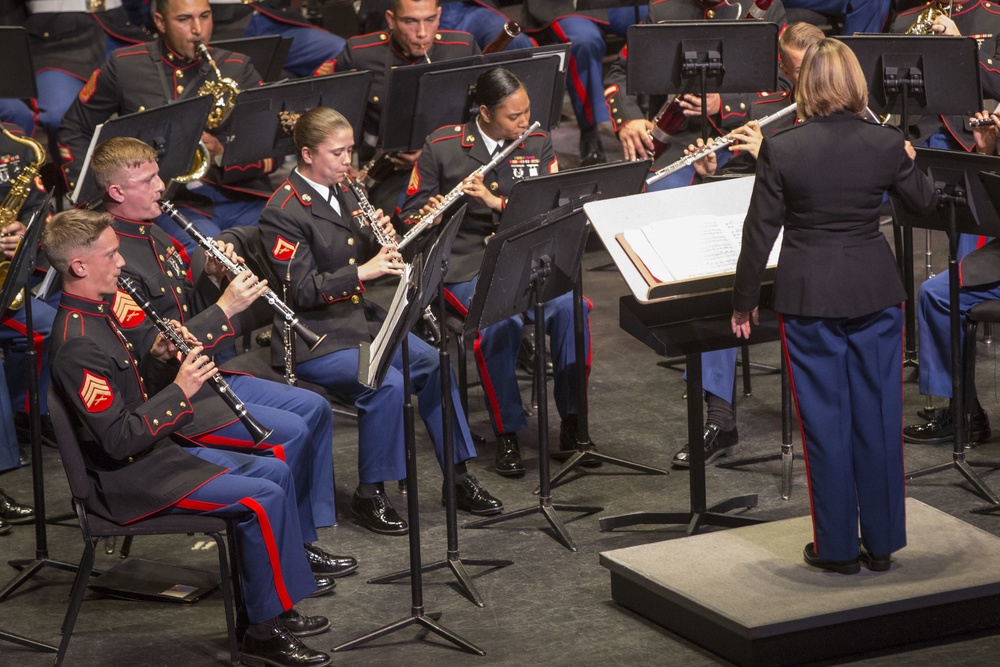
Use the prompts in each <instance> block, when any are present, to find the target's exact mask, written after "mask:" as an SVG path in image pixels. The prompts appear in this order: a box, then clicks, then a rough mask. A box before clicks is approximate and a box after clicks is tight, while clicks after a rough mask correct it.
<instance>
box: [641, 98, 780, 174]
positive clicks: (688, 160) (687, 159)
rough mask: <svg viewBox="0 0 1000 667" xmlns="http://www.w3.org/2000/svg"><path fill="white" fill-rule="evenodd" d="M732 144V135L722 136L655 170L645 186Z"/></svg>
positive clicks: (772, 117) (762, 122) (767, 120)
mask: <svg viewBox="0 0 1000 667" xmlns="http://www.w3.org/2000/svg"><path fill="white" fill-rule="evenodd" d="M797 106H798V103H797V102H792V103H791V104H789V105H788V106H787V107H785V108H784V109H782V110H781V111H776V112H775V113H773V114H771V115H770V116H764V117H763V118H761V119H760V120H759V121H757V124H758V125H759V126H760V127H764V126H765V125H767V124H768V123H771V122H773V121H776V120H778V119H779V118H784V117H785V116H787V115H788V114H790V113H792V112H794V111H795V109H796V107H797ZM732 144H733V138H732V135H728V134H727V135H726V136H724V137H723V138H722V139H720V140H719V141H716V142H715V143H714V144H712V145H711V146H705V148H702V149H701V150H700V151H698V152H696V153H692V154H691V155H685V156H684V157H682V158H681V159H679V160H677V161H676V162H673V163H671V164H668V165H667V166H666V167H664V168H663V169H659V170H657V171H656V173H654V174H653V175H652V176H650V177H649V178H647V179H646V185H647V186H648V185H652V184H653V183H656V182H657V181H659V180H662V179H664V178H666V177H667V176H669V175H670V174H673V173H674V172H676V171H680V170H681V169H683V168H684V167H688V166H691V165H692V164H694V163H695V162H697V161H698V160H700V159H702V158H703V157H705V156H708V155H711V154H712V153H714V152H715V151H717V150H719V149H720V148H725V147H726V146H731V145H732Z"/></svg>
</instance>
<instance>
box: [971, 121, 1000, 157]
mask: <svg viewBox="0 0 1000 667" xmlns="http://www.w3.org/2000/svg"><path fill="white" fill-rule="evenodd" d="M973 118H974V119H975V120H989V121H992V122H991V123H990V124H989V125H983V126H982V127H974V128H972V136H973V137H975V140H976V152H977V153H982V154H983V155H996V154H997V117H996V116H994V115H991V114H990V113H989V112H988V111H977V112H976V115H975V116H974V117H973Z"/></svg>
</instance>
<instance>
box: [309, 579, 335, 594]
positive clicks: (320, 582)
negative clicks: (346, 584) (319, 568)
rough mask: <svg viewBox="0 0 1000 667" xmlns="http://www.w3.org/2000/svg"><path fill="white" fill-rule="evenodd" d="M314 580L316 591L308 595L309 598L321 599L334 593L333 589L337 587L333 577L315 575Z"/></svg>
mask: <svg viewBox="0 0 1000 667" xmlns="http://www.w3.org/2000/svg"><path fill="white" fill-rule="evenodd" d="M313 580H314V581H315V582H316V590H314V591H313V592H312V593H310V594H309V595H307V596H306V597H307V598H321V597H323V596H324V595H329V594H330V593H332V592H333V589H334V588H336V587H337V582H336V581H334V579H333V577H331V576H328V575H325V574H314V575H313Z"/></svg>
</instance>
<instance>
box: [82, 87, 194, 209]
mask: <svg viewBox="0 0 1000 667" xmlns="http://www.w3.org/2000/svg"><path fill="white" fill-rule="evenodd" d="M211 109H212V96H211V95H199V96H198V97H194V98H191V99H189V100H184V101H183V102H176V103H173V104H166V105H164V106H162V107H156V108H155V109H148V110H146V111H137V112H136V113H130V114H127V115H125V116H119V117H118V118H113V119H111V120H109V121H106V122H104V123H102V124H101V125H98V126H97V128H96V129H95V130H94V135H93V137H91V139H90V146H89V147H88V148H87V155H86V157H85V158H84V161H83V166H82V167H81V169H80V174H79V176H77V181H76V188H75V189H74V190H73V193H72V194H71V195H70V199H71V200H72V201H73V203H74V204H82V203H84V202H91V201H94V200H97V199H100V197H101V194H100V191H99V190H98V188H97V183H95V182H94V177H93V175H92V174H91V171H90V157H91V155H93V153H94V149H96V148H97V146H98V145H99V144H101V143H103V142H105V141H107V140H108V139H113V138H115V137H134V138H136V139H139V140H140V141H143V142H145V143H147V144H149V145H150V146H152V147H153V149H154V150H155V151H156V157H157V164H158V165H159V168H160V178H162V179H163V180H164V182H167V183H169V182H170V179H172V178H174V177H176V176H181V175H183V174H186V173H188V172H189V171H190V170H191V163H192V161H193V160H194V154H195V151H197V150H198V142H199V141H201V133H202V132H203V131H204V130H203V128H204V127H205V119H207V118H208V113H209V111H211Z"/></svg>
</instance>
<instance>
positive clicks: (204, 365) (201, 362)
mask: <svg viewBox="0 0 1000 667" xmlns="http://www.w3.org/2000/svg"><path fill="white" fill-rule="evenodd" d="M202 349H203V348H202V347H201V346H200V345H199V346H198V347H194V348H191V351H190V352H189V353H188V354H187V356H186V357H184V358H183V359H181V360H180V361H181V367H180V370H178V371H177V377H175V378H174V384H176V385H177V386H178V387H180V388H181V391H183V392H184V394H185V395H186V396H188V397H191V396H194V395H195V394H196V393H197V392H198V390H199V389H201V385H203V384H204V383H205V380H207V379H209V378H210V377H212V376H213V375H215V373H216V371H217V370H218V369H216V367H215V362H213V361H212V358H211V357H206V356H204V355H202V354H201V351H202ZM178 357H180V355H178Z"/></svg>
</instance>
